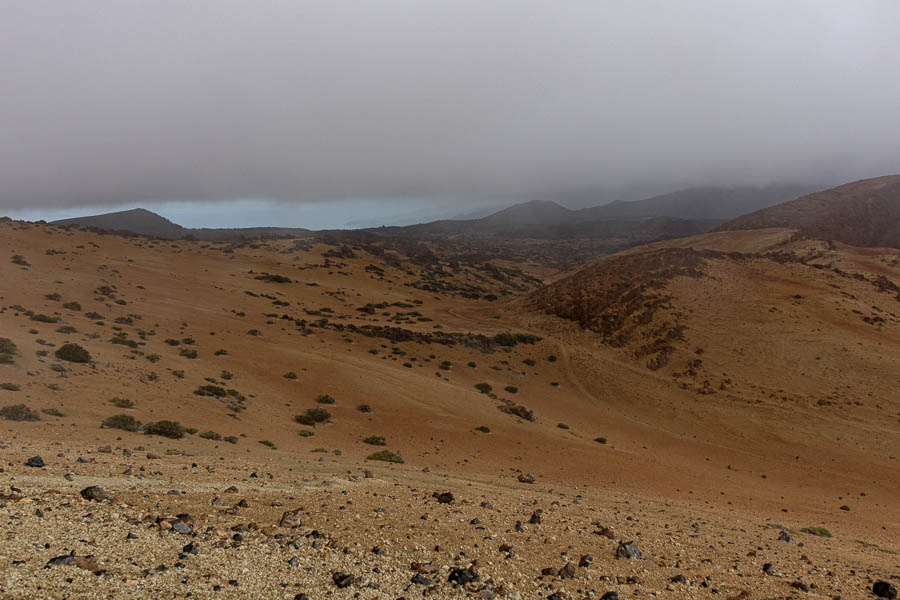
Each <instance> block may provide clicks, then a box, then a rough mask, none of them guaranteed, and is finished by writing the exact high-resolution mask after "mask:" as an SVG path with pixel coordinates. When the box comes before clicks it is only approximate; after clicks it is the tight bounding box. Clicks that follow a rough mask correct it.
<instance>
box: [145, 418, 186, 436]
mask: <svg viewBox="0 0 900 600" xmlns="http://www.w3.org/2000/svg"><path fill="white" fill-rule="evenodd" d="M143 430H144V433H146V434H147V435H160V436H162V437H167V438H170V439H173V440H177V439H181V438H183V437H184V434H185V433H187V430H185V428H184V427H182V426H181V423H179V422H178V421H166V420H163V421H156V422H152V423H147V424H146V425H144V427H143Z"/></svg>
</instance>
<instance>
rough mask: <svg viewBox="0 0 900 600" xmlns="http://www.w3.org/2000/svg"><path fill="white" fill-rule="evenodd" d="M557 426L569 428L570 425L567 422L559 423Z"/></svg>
mask: <svg viewBox="0 0 900 600" xmlns="http://www.w3.org/2000/svg"><path fill="white" fill-rule="evenodd" d="M556 426H557V427H559V428H560V429H568V428H569V426H568V425H566V424H565V423H557V424H556Z"/></svg>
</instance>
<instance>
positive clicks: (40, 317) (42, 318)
mask: <svg viewBox="0 0 900 600" xmlns="http://www.w3.org/2000/svg"><path fill="white" fill-rule="evenodd" d="M30 318H31V320H32V321H35V322H37V323H59V319H58V318H57V317H50V316H48V315H45V314H41V313H38V314H35V315H31V317H30Z"/></svg>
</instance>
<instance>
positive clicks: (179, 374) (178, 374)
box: [172, 369, 184, 379]
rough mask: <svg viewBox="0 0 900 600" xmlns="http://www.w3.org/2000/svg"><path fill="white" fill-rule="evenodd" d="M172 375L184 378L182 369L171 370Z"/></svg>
mask: <svg viewBox="0 0 900 600" xmlns="http://www.w3.org/2000/svg"><path fill="white" fill-rule="evenodd" d="M172 375H174V376H175V377H177V378H178V379H184V371H182V370H180V369H179V370H178V371H172Z"/></svg>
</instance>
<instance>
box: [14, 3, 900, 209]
mask: <svg viewBox="0 0 900 600" xmlns="http://www.w3.org/2000/svg"><path fill="white" fill-rule="evenodd" d="M4 15H5V18H4V20H3V21H2V23H0V72H2V73H3V75H4V76H3V77H2V78H0V93H2V94H3V97H4V105H3V108H2V109H0V125H2V126H3V130H4V137H3V139H2V141H0V176H2V181H3V182H4V183H3V187H2V194H0V210H2V211H3V212H17V214H38V213H43V212H46V214H48V215H50V214H62V213H64V212H66V211H69V210H70V209H75V208H77V210H78V211H80V212H81V213H82V214H84V211H85V207H105V208H104V209H102V210H103V211H106V212H108V211H109V210H115V209H116V207H122V206H148V208H152V204H153V203H154V202H155V203H157V204H159V203H167V204H171V205H172V206H169V207H167V208H166V210H169V211H170V213H169V214H166V216H170V215H175V218H173V220H177V218H179V217H178V215H181V217H180V218H182V220H185V221H186V222H188V223H196V222H197V221H196V220H195V219H197V218H199V217H201V216H202V209H203V207H205V206H208V204H205V203H210V202H213V203H216V204H218V205H219V206H220V207H221V210H220V209H216V211H213V212H214V213H216V215H217V216H221V217H222V222H221V225H224V226H228V225H229V224H233V223H236V222H248V221H252V220H253V219H259V218H262V217H263V216H266V215H263V214H262V212H261V211H262V210H263V209H266V210H269V211H270V212H268V213H267V216H266V218H271V219H273V220H275V219H278V220H280V219H284V218H287V219H289V220H294V219H298V220H305V221H307V222H316V223H328V224H329V225H330V226H342V225H345V224H346V223H349V222H353V221H359V220H369V219H378V218H386V219H388V218H398V216H399V218H403V215H410V214H416V213H417V211H424V212H422V213H421V214H422V215H426V214H432V215H453V214H461V213H467V212H469V211H472V210H478V209H480V208H482V207H485V206H489V205H503V204H511V203H514V202H521V201H525V200H532V199H556V198H558V197H566V196H571V195H577V194H578V193H579V192H582V191H584V190H600V191H601V192H602V193H603V194H609V195H610V196H615V194H616V193H621V192H622V191H626V190H644V192H645V197H646V196H650V195H653V193H660V192H662V191H672V190H677V189H683V188H687V187H692V186H698V185H767V184H771V183H777V182H797V181H799V182H826V183H837V182H845V181H851V180H856V179H861V178H865V177H871V176H877V175H883V174H887V173H896V172H900V138H898V137H897V136H896V135H893V132H896V131H900V111H897V110H896V107H897V106H898V105H900V82H898V81H897V79H896V78H895V77H892V76H891V75H892V74H893V73H897V72H900V38H898V36H896V32H895V31H894V29H895V28H894V24H895V23H897V22H898V21H900V4H897V3H894V2H886V1H876V0H869V1H862V2H854V3H852V4H851V3H840V2H818V1H816V2H813V1H804V2H794V3H788V4H785V3H782V2H774V1H761V2H753V3H746V4H731V3H729V4H728V5H724V4H722V3H716V2H702V1H689V2H682V3H678V4H671V3H664V2H650V1H643V2H628V3H603V4H598V3H591V2H572V3H565V4H549V3H543V2H530V1H526V2H522V1H517V2H511V1H506V0H501V1H498V2H492V3H488V4H485V3H481V2H474V1H465V0H463V1H459V2H453V3H425V4H423V3H418V2H412V1H409V0H386V1H384V2H378V3H366V2H362V3H353V4H342V3H328V4H307V3H295V2H272V3H269V4H267V6H266V9H265V10H261V9H260V7H259V6H258V5H251V4H246V3H243V2H237V1H234V0H217V1H215V2H212V1H203V0H199V1H198V2H194V3H191V5H190V6H189V7H185V6H184V5H183V4H181V3H176V2H169V1H162V2H155V3H151V4H147V3H137V2H130V1H118V0H117V1H115V2H113V1H111V0H92V1H91V2H87V3H78V4H70V3H52V2H51V3H21V4H11V5H9V6H7V7H6V10H5V11H4ZM651 192H652V193H651ZM186 198H189V199H192V200H191V202H192V203H195V204H194V205H193V208H190V207H188V208H185V207H182V206H181V204H180V203H181V202H182V199H186ZM248 198H251V199H259V200H257V201H255V203H254V204H252V205H249V204H246V202H247V201H246V199H248ZM241 199H243V200H241ZM361 199H365V200H361ZM612 199H617V198H615V197H609V198H605V200H606V201H609V200H612ZM621 199H636V198H634V197H631V198H621ZM315 203H318V208H317V209H315V210H310V209H307V208H304V207H306V206H309V205H312V204H315ZM342 203H345V204H342ZM379 203H380V206H379ZM597 203H599V202H597ZM176 204H177V205H178V207H176V206H175V205H176ZM342 205H343V208H342ZM236 206H244V207H246V208H245V210H244V211H243V212H240V211H238V210H236V209H235V208H234V207H236ZM285 206H296V207H298V208H296V209H290V210H288V209H286V208H283V207H285ZM431 206H433V207H434V210H433V211H431V213H428V209H429V207H431ZM273 207H275V208H273ZM370 207H371V210H370ZM229 211H230V212H229ZM219 213H221V215H219ZM226 213H227V214H226ZM67 214H71V213H67ZM163 214H165V213H163ZM207 216H208V215H207ZM344 217H346V218H344ZM410 218H414V217H410ZM423 218H429V217H423ZM215 224H216V223H212V225H215ZM291 224H292V225H294V224H297V223H295V222H291Z"/></svg>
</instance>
